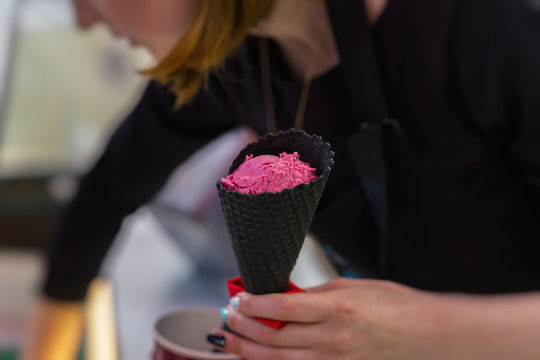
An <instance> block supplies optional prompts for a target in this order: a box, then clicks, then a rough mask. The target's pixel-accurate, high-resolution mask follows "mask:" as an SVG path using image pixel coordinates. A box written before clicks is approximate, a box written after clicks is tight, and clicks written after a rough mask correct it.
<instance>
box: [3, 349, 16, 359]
mask: <svg viewBox="0 0 540 360" xmlns="http://www.w3.org/2000/svg"><path fill="white" fill-rule="evenodd" d="M15 359H17V352H15V351H7V350H0V360H15Z"/></svg>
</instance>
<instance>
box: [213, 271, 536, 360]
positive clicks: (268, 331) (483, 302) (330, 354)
mask: <svg viewBox="0 0 540 360" xmlns="http://www.w3.org/2000/svg"><path fill="white" fill-rule="evenodd" d="M238 299H239V302H238V304H239V305H238V310H237V311H236V310H234V309H232V308H231V307H229V308H228V309H229V315H228V317H227V324H228V325H229V327H230V328H231V330H233V331H235V332H237V333H238V334H240V335H241V336H243V337H244V338H242V337H239V336H236V335H234V334H232V333H228V332H224V331H222V330H214V331H213V333H214V334H218V335H222V336H224V337H225V339H226V345H225V347H224V350H225V351H229V352H233V353H236V354H238V355H240V356H241V357H242V358H245V359H278V358H279V359H313V360H316V359H372V360H377V359H381V360H382V359H393V360H395V359H415V360H422V359H441V360H445V359H448V360H454V359H461V360H467V359H471V360H472V359H492V360H497V359H501V360H503V359H505V360H506V359H516V360H525V359H531V360H532V359H539V358H540V341H538V340H539V339H538V334H540V293H538V292H537V293H530V294H517V295H500V296H472V295H461V294H437V293H430V292H423V291H418V290H415V289H412V288H408V287H405V286H402V285H399V284H396V283H392V282H387V281H378V280H351V279H343V278H340V279H336V280H333V281H331V282H329V283H327V284H325V285H323V286H321V287H317V288H313V289H310V290H308V292H307V293H306V294H292V295H283V294H271V295H249V294H246V293H242V294H239V296H238ZM252 316H256V317H266V318H272V319H277V320H286V321H290V323H289V324H288V325H287V326H286V327H285V328H284V329H283V330H275V329H272V328H270V327H267V326H265V325H262V324H261V323H259V322H257V321H255V320H253V319H252V318H251V317H252Z"/></svg>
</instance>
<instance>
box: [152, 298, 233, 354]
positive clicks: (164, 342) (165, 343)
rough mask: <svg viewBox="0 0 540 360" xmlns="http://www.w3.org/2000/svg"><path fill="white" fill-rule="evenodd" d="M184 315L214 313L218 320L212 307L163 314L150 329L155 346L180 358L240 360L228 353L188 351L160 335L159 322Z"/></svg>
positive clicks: (192, 308)
mask: <svg viewBox="0 0 540 360" xmlns="http://www.w3.org/2000/svg"><path fill="white" fill-rule="evenodd" d="M186 313H191V314H194V313H200V314H201V313H202V314H211V313H215V314H216V315H217V317H218V318H219V313H218V309H217V308H213V307H189V308H182V309H179V310H175V311H171V312H168V313H165V314H163V315H161V316H160V317H158V318H157V320H156V321H155V322H154V326H153V329H152V332H153V334H154V341H155V346H156V347H157V346H159V347H162V348H164V349H165V350H167V351H170V352H172V353H173V354H174V353H181V354H182V356H188V357H189V356H191V357H194V358H197V359H200V360H240V357H238V356H237V355H234V354H229V353H209V352H208V351H202V350H196V349H190V348H187V347H185V346H182V345H178V344H175V343H173V342H172V341H170V340H168V339H166V338H165V337H164V336H163V335H161V334H160V333H159V332H158V330H157V326H158V324H159V322H160V321H162V320H164V319H165V318H167V317H170V316H173V315H175V314H186Z"/></svg>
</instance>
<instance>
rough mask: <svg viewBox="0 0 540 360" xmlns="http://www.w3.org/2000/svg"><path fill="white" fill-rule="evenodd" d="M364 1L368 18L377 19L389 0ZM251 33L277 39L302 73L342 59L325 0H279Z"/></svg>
mask: <svg viewBox="0 0 540 360" xmlns="http://www.w3.org/2000/svg"><path fill="white" fill-rule="evenodd" d="M331 1H341V0H331ZM364 1H365V3H366V11H367V15H368V19H369V21H370V22H371V23H374V22H376V21H377V19H378V18H379V17H380V15H381V14H382V12H383V11H384V8H385V6H386V3H387V2H388V0H364ZM251 33H252V34H254V35H258V36H263V37H269V38H272V39H274V40H275V41H276V42H277V43H278V44H279V45H280V47H281V48H282V50H283V53H284V55H285V58H286V59H287V61H288V62H289V65H290V66H291V68H292V69H293V71H294V72H295V73H296V74H297V75H298V76H301V77H306V76H308V77H316V76H318V75H321V74H323V73H325V72H327V71H328V70H330V69H332V68H333V67H335V66H337V65H338V64H339V62H340V58H339V52H338V49H337V46H336V43H335V40H334V35H333V32H332V26H331V24H330V18H329V15H328V11H327V9H326V3H325V0H276V3H275V6H274V9H273V11H272V13H271V14H270V16H269V17H268V18H267V19H265V20H264V21H262V22H260V23H259V24H257V26H255V27H254V28H253V29H252V30H251Z"/></svg>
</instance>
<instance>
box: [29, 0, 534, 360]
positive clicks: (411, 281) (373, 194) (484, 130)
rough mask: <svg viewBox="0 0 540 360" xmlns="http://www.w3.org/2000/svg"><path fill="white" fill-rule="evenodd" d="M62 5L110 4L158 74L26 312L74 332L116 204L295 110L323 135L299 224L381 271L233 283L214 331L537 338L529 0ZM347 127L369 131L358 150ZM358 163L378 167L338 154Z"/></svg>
mask: <svg viewBox="0 0 540 360" xmlns="http://www.w3.org/2000/svg"><path fill="white" fill-rule="evenodd" d="M75 4H76V5H77V10H78V12H77V14H78V19H79V24H80V25H82V26H90V25H92V24H93V23H95V22H96V21H105V22H107V23H108V24H109V25H110V26H111V27H112V28H113V30H114V31H115V32H116V33H118V34H120V35H123V36H128V37H130V38H131V39H132V41H133V42H135V43H140V44H142V45H145V46H147V47H148V48H149V49H151V50H152V51H153V52H154V54H156V56H157V57H158V58H160V59H161V62H160V64H159V65H158V66H157V67H156V68H155V69H152V70H150V71H149V72H148V74H149V75H150V76H152V77H154V78H156V79H158V80H160V81H161V82H162V83H165V84H168V86H163V85H159V84H158V83H155V82H152V83H150V85H149V87H148V89H147V91H146V92H145V94H144V95H143V97H142V99H141V101H140V102H139V104H138V105H137V107H136V108H135V109H134V111H133V112H132V114H131V115H130V116H129V117H128V118H127V119H126V121H125V122H124V123H123V124H122V125H121V126H120V128H119V129H118V131H117V132H116V133H115V135H114V136H113V138H112V139H111V141H110V143H109V146H108V148H107V150H106V152H105V153H104V155H103V157H102V158H101V159H100V160H99V162H98V163H97V165H96V167H95V168H94V169H93V170H92V171H91V172H90V173H89V174H88V175H87V176H86V177H85V179H84V180H83V182H82V186H81V190H80V192H79V194H78V196H77V197H76V199H75V200H74V202H73V203H72V204H71V205H70V206H69V207H68V208H67V209H66V211H65V213H64V215H63V217H62V221H61V223H60V225H59V227H58V231H57V233H56V235H55V237H54V239H53V243H52V246H51V250H50V251H49V257H50V269H49V274H48V278H47V282H46V284H45V289H44V293H45V295H47V297H48V298H49V300H47V298H46V299H44V300H43V302H42V304H41V305H42V307H41V308H40V309H39V310H40V311H39V315H40V316H41V319H42V321H41V324H45V326H49V328H54V327H55V326H56V328H57V329H60V330H59V331H61V329H67V330H66V331H69V332H71V333H72V334H73V333H76V332H74V326H73V325H72V324H75V323H77V321H76V319H77V318H78V316H80V305H78V304H79V303H78V301H80V300H81V299H82V298H83V297H84V293H85V291H86V286H87V284H88V282H89V281H90V280H91V279H92V278H93V277H94V276H95V274H96V271H97V268H98V266H99V263H100V261H101V259H102V258H103V256H104V254H105V252H106V251H107V249H108V247H109V246H110V243H111V241H112V239H113V237H114V234H115V233H116V231H117V230H118V227H119V224H120V221H121V220H122V218H123V217H124V216H126V215H127V214H129V213H130V212H132V211H134V210H135V209H136V208H137V207H138V206H140V205H141V204H143V203H144V202H146V201H148V200H149V199H151V197H152V196H153V195H154V194H155V193H156V192H157V191H158V190H159V188H160V187H161V186H162V185H163V184H164V182H165V180H166V178H167V176H168V175H169V174H170V173H171V171H172V170H173V169H174V167H175V166H177V165H178V164H179V163H181V162H182V161H183V160H184V159H185V158H186V157H187V156H189V154H191V153H192V152H193V151H194V150H195V149H197V148H199V147H200V146H202V145H203V144H205V143H206V142H207V141H210V140H211V139H213V138H214V137H215V136H217V135H218V134H221V133H222V132H224V131H226V130H228V129H231V128H233V127H235V126H238V125H247V126H250V127H252V128H253V129H255V130H256V131H258V132H259V133H260V134H264V133H265V132H266V131H273V130H274V129H281V128H289V127H291V126H293V124H294V125H296V127H301V128H303V129H305V130H306V131H307V132H308V133H316V134H319V135H321V136H323V138H325V139H326V140H328V141H329V142H330V143H331V144H332V146H333V148H334V150H335V152H336V165H335V167H334V169H333V174H332V176H331V177H330V179H329V182H328V184H327V188H326V190H325V194H324V195H323V198H322V200H321V203H320V206H319V210H318V213H317V215H316V217H315V219H314V222H313V227H312V231H313V232H314V233H315V235H316V236H317V237H318V238H319V239H320V240H321V241H322V242H324V243H326V244H328V245H330V246H331V247H332V248H333V251H334V252H335V253H336V254H338V255H339V256H340V259H344V261H345V263H346V265H345V267H346V268H347V270H358V271H361V272H363V273H371V274H375V275H376V276H378V277H382V278H383V279H384V280H377V279H371V280H365V279H363V280H360V279H344V278H340V279H337V280H335V281H331V282H330V283H328V284H325V285H323V286H321V287H318V288H314V289H308V291H307V293H306V294H294V295H281V294H272V295H262V296H254V295H249V294H239V295H238V297H237V298H235V299H234V301H233V304H234V306H233V307H231V306H230V307H228V317H227V323H228V325H229V327H230V328H231V329H232V330H234V331H235V332H236V333H237V334H239V335H242V337H241V336H238V335H235V334H233V333H229V332H225V331H222V330H218V329H216V330H214V331H213V332H212V334H210V336H209V337H208V340H209V341H210V342H212V343H213V344H214V345H215V346H216V347H217V348H219V349H220V350H225V351H227V352H233V353H236V354H238V355H240V356H241V357H243V358H246V359H319V358H321V359H322V358H324V359H334V358H335V359H479V358H481V359H483V358H489V359H508V358H512V359H533V358H538V357H540V345H539V344H538V341H537V334H538V333H540V292H538V290H540V269H539V268H538V265H537V264H538V263H539V262H538V260H539V256H538V254H539V253H540V252H539V251H538V250H540V249H539V247H540V245H539V242H538V241H537V239H538V238H539V236H540V222H539V221H538V217H539V216H540V105H539V104H540V101H538V99H537V96H538V94H540V47H538V46H537V44H536V39H537V38H538V36H539V35H540V25H539V24H540V22H539V20H540V19H539V15H538V14H536V13H535V12H534V11H533V10H532V9H531V8H529V5H528V3H526V2H525V1H515V0H496V1H493V0H444V1H438V2H433V1H424V0H408V1H405V0H365V1H364V2H363V4H362V3H358V2H348V3H345V2H340V1H323V0H295V1H292V0H275V1H271V0H252V1H249V0H244V1H239V0H220V1H219V2H214V1H211V0H206V1H203V0H199V1H192V0H160V1H144V0H138V1H133V0H130V1H128V0H116V1H115V0H76V1H75ZM366 19H367V21H366ZM367 23H369V24H370V28H367ZM178 38H179V39H180V40H179V41H178V42H177V41H176V39H178ZM265 39H266V40H265ZM370 56H371V57H370ZM366 59H367V60H366ZM369 59H371V60H373V61H370V60H369ZM209 72H210V73H209ZM218 73H219V74H218ZM216 74H217V75H216ZM359 74H360V75H361V76H359ZM379 75H380V76H379ZM238 78H242V80H243V81H237V80H238ZM230 79H232V80H230ZM201 84H204V86H203V87H202V89H201ZM168 88H170V89H172V90H173V91H174V93H175V94H176V96H173V95H171V94H170V93H169V92H168V90H167V89H168ZM175 107H177V108H176V110H174V109H175ZM272 113H273V114H272ZM383 117H385V118H392V119H396V120H385V121H381V119H382V118H383ZM373 124H376V125H377V126H374V125H373ZM359 125H360V127H359ZM359 128H360V131H359ZM366 129H367V130H366ZM369 129H372V131H370V130H369ZM373 129H375V130H373ZM377 129H379V130H380V131H378V130H377ZM364 130H366V131H365V132H363V131H364ZM362 134H363V135H369V136H367V138H368V141H367V143H368V144H369V143H370V141H371V140H373V139H374V138H377V139H379V140H381V139H382V141H383V144H384V146H383V147H381V146H382V145H380V143H379V145H373V146H372V147H371V148H368V149H370V151H369V152H367V155H369V156H365V152H359V151H358V149H359V148H362V147H363V146H365V145H366V142H365V139H364V140H361V139H362V138H366V136H363V135H362ZM362 141H364V142H362ZM348 143H350V144H351V146H350V147H349V146H348ZM358 144H360V145H358ZM357 145H358V146H359V147H358V146H357ZM355 146H356V147H355ZM371 150H373V152H371ZM377 158H379V160H380V161H369V160H370V159H371V160H373V159H376V160H377ZM366 160H367V161H366ZM366 163H375V165H374V167H372V168H369V169H371V170H372V171H373V174H375V176H374V177H373V178H370V174H371V173H370V171H371V170H370V171H368V172H364V171H360V176H359V175H358V174H357V172H356V167H355V166H354V165H353V164H356V165H358V167H359V168H360V170H362V169H361V168H362V166H364V165H365V164H366ZM363 164H364V165H363ZM368 166H370V165H369V164H368ZM364 170H365V168H364ZM366 179H368V180H369V179H375V180H377V181H374V182H371V183H370V182H369V181H366ZM381 184H382V185H381ZM381 194H382V195H381ZM74 238H77V241H73V240H72V239H74ZM83 265H84V266H83ZM50 298H57V299H64V300H70V301H72V303H68V304H70V305H66V303H58V302H56V301H54V300H50ZM55 313H61V314H62V315H63V316H62V317H54V314H55ZM51 314H52V315H51ZM40 316H38V317H36V318H38V319H39V318H40ZM251 316H260V317H267V318H272V319H278V320H287V321H290V322H291V323H289V325H287V326H286V327H285V328H284V329H283V330H281V331H275V330H273V329H271V328H268V327H265V326H264V325H262V324H259V323H258V322H255V321H254V320H252V319H251V318H250V317H251ZM70 324H71V325H70ZM36 338H38V339H44V337H40V336H36ZM535 340H536V341H535ZM46 344H47V341H46V340H44V341H43V343H42V344H41V345H42V346H43V347H46ZM34 358H38V357H34ZM55 359H60V357H58V356H57V357H55Z"/></svg>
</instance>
